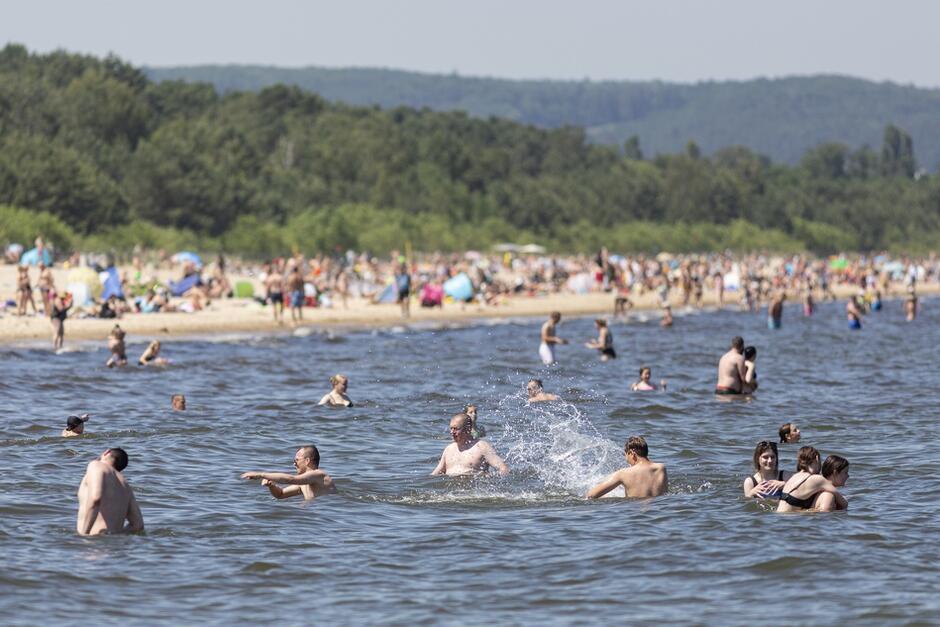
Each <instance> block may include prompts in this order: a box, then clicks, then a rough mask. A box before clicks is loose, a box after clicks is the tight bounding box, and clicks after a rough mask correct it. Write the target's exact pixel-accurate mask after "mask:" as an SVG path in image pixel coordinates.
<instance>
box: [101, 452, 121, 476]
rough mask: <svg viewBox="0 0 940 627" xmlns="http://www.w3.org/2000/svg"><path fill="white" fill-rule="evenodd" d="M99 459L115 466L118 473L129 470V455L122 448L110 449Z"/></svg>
mask: <svg viewBox="0 0 940 627" xmlns="http://www.w3.org/2000/svg"><path fill="white" fill-rule="evenodd" d="M99 459H100V461H102V462H104V463H105V464H110V465H111V466H113V467H114V469H115V470H117V471H118V472H120V471H122V470H124V469H125V468H127V453H126V452H125V451H124V449H122V448H109V449H108V450H106V451H105V452H104V453H102V454H101V457H100V458H99Z"/></svg>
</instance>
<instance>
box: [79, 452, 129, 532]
mask: <svg viewBox="0 0 940 627" xmlns="http://www.w3.org/2000/svg"><path fill="white" fill-rule="evenodd" d="M125 468H127V453H126V452H124V449H121V448H109V449H108V450H106V451H105V452H104V453H102V454H101V457H99V458H98V459H96V460H94V461H91V462H89V463H88V468H87V469H86V470H85V476H84V477H82V483H81V485H80V486H79V487H78V520H77V522H76V524H75V527H76V530H77V531H78V533H79V534H80V535H83V536H94V535H99V534H105V533H133V532H136V531H143V529H144V517H143V515H142V514H141V513H140V507H138V505H137V499H135V498H134V491H133V490H131V486H130V485H128V483H127V480H125V479H124V475H123V474H121V471H122V470H124V469H125ZM125 520H126V521H127V525H125V524H124V521H125Z"/></svg>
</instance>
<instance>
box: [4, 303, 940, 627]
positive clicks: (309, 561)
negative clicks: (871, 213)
mask: <svg viewBox="0 0 940 627" xmlns="http://www.w3.org/2000/svg"><path fill="white" fill-rule="evenodd" d="M936 302H937V301H933V302H931V301H927V302H926V303H925V305H926V306H925V308H924V311H923V313H922V315H921V317H920V318H918V320H917V321H915V322H914V323H906V322H905V321H904V319H903V316H902V313H901V305H900V303H899V302H889V303H886V308H885V310H884V311H882V312H878V313H873V314H871V315H869V316H868V317H867V319H866V321H865V328H864V329H863V330H862V331H860V332H850V331H849V330H848V329H847V328H846V324H845V320H844V316H843V314H842V311H843V306H842V305H836V304H827V305H823V306H822V307H821V310H820V311H819V312H818V313H817V315H816V316H814V317H812V318H809V319H804V318H803V317H802V316H801V315H800V312H799V308H798V307H797V306H788V307H787V309H786V311H785V315H784V326H783V329H782V330H780V331H768V330H767V329H766V326H765V318H764V317H763V315H754V314H745V313H739V312H736V311H735V312H732V311H724V312H686V315H680V316H679V317H677V320H676V326H675V327H674V328H672V329H660V328H659V326H658V324H657V322H658V318H651V319H649V320H646V319H644V316H643V314H640V315H635V316H634V317H633V318H632V319H631V320H630V321H629V322H627V323H614V324H613V326H612V330H613V334H614V339H615V343H616V348H617V350H618V353H619V358H618V359H617V360H615V361H612V362H610V363H601V362H600V361H598V360H597V357H596V351H591V350H589V349H586V348H584V347H583V342H584V341H586V340H588V339H589V338H590V337H591V336H592V335H593V334H594V328H593V324H592V321H591V320H589V319H576V320H564V321H563V323H562V326H561V327H560V330H559V333H560V335H562V337H567V338H569V339H570V340H572V344H571V345H569V346H563V347H561V348H560V349H559V351H558V356H559V359H560V361H561V364H560V365H559V366H556V367H552V368H543V367H541V365H540V362H539V361H538V355H537V343H538V332H539V324H540V322H541V321H540V320H525V321H511V322H507V321H499V322H487V323H481V324H476V325H474V326H464V327H454V328H448V329H439V328H427V327H426V328H420V327H410V328H397V329H390V330H381V331H348V332H347V331H330V332H322V333H321V332H313V333H307V332H306V330H304V331H302V332H301V333H300V334H289V333H285V334H284V335H279V336H273V337H272V336H265V337H249V336H239V337H232V336H229V337H220V338H213V339H211V340H188V341H168V342H166V343H165V344H164V353H165V354H166V356H168V357H170V358H171V359H172V360H173V363H172V365H170V366H169V367H167V368H164V369H160V368H147V369H141V368H137V367H134V366H132V367H127V368H124V369H118V370H108V369H107V368H105V367H104V362H105V360H106V359H107V352H106V350H105V348H104V342H102V343H101V344H94V345H92V344H77V343H71V344H69V345H68V346H70V347H71V348H72V349H74V350H73V351H72V352H67V353H65V354H62V355H58V356H55V355H51V354H50V353H49V352H48V351H47V350H46V348H45V346H43V347H42V348H39V347H30V346H7V347H2V348H0V372H2V377H0V390H2V394H3V399H4V416H3V419H2V420H3V424H4V427H5V428H4V430H3V433H2V436H0V468H2V469H3V480H2V481H0V561H2V568H0V623H3V624H21V625H36V624H41V623H48V624H63V623H70V624H83V625H86V624H93V623H106V624H134V625H152V624H169V623H172V624H194V623H206V624H239V625H241V624H256V623H277V624H284V625H299V624H302V623H303V624H319V623H321V622H322V623H333V624H372V623H395V624H482V623H485V622H493V623H501V624H505V623H509V624H522V623H527V624H533V623H552V624H554V623H557V624H572V623H597V622H602V621H603V622H608V623H613V622H617V623H622V622H630V623H635V622H640V621H655V622H658V623H711V624H719V623H721V624H729V623H730V624H743V623H753V622H758V621H769V622H771V623H775V624H781V623H794V624H825V623H828V624H832V623H840V624H842V623H853V624H873V625H874V624H878V625H881V624H913V623H933V622H935V621H937V620H938V617H940V516H938V509H940V508H938V501H940V454H938V451H937V446H938V441H940V440H938V437H937V429H938V425H940V406H938V402H937V401H938V394H937V390H938V389H940V368H938V367H937V365H938V359H937V347H938V345H940V313H938V310H937V309H935V305H936ZM680 313H682V312H680ZM737 333H740V334H741V335H743V336H744V338H745V340H746V342H747V343H748V344H754V345H756V346H757V347H758V372H759V377H760V381H761V389H760V393H759V394H758V395H757V398H756V399H755V400H753V401H752V402H730V403H726V402H719V401H716V400H715V398H714V397H713V396H712V394H711V389H712V387H713V385H714V377H715V366H716V363H717V360H718V357H719V356H720V355H721V354H722V353H723V352H724V351H725V350H726V348H727V346H728V343H729V341H730V337H731V336H732V335H734V334H737ZM130 339H132V340H134V341H135V342H136V343H134V344H133V345H132V346H130V347H129V351H128V352H129V354H132V356H133V357H135V358H136V356H137V355H139V353H140V352H141V351H142V350H143V347H144V346H143V343H144V341H145V340H146V339H147V338H130ZM643 364H649V365H651V366H652V367H653V378H654V380H659V379H660V378H663V377H664V378H666V379H667V380H668V382H669V391H668V393H665V394H662V393H645V394H642V393H631V392H630V391H628V386H629V384H630V383H631V382H632V381H633V380H634V379H635V378H636V375H637V369H638V368H639V366H640V365H643ZM337 372H341V373H344V374H346V375H348V376H349V377H350V388H349V393H350V395H351V396H352V398H353V399H354V400H355V401H356V404H357V405H356V407H355V408H354V409H345V410H338V409H327V408H322V407H317V406H316V405H315V403H316V402H317V400H319V398H320V397H321V396H322V395H323V394H324V393H325V392H326V391H327V390H328V388H329V384H328V382H327V380H328V378H329V377H330V375H332V374H335V373H337ZM536 376H537V377H541V378H543V379H544V381H545V387H546V390H548V391H550V392H556V393H558V394H560V395H561V396H562V397H563V398H564V399H565V401H566V402H564V403H557V404H551V405H543V406H542V407H539V408H531V407H527V406H526V404H525V402H524V398H523V392H522V390H523V386H524V384H525V382H526V381H527V380H528V379H529V378H530V377H536ZM176 392H182V393H184V394H186V396H187V399H188V401H189V406H190V409H189V411H187V412H185V413H173V412H172V411H170V409H169V405H170V395H171V394H173V393H176ZM467 402H475V403H477V404H478V406H479V408H480V409H479V413H480V422H481V423H482V424H483V425H484V426H485V427H486V429H487V431H488V433H489V436H490V437H489V439H490V440H491V441H492V443H493V444H494V445H495V446H496V448H497V450H498V451H499V452H500V453H502V454H503V455H504V457H505V458H506V459H507V461H508V463H509V464H510V466H511V468H512V475H511V476H510V477H509V478H506V479H502V480H501V479H497V478H483V479H476V480H466V479H447V478H438V477H434V478H432V477H429V476H428V473H429V472H430V471H431V470H432V469H433V468H434V466H435V464H436V462H437V460H438V458H439V456H440V453H441V450H442V449H443V448H444V446H446V444H447V443H448V441H449V436H448V433H447V421H448V419H449V417H450V416H451V414H453V413H455V412H457V411H459V410H460V409H461V408H462V406H463V405H464V404H465V403H467ZM86 411H87V412H91V413H92V414H93V417H92V420H91V422H89V423H88V425H87V427H88V433H89V434H88V435H86V436H84V437H81V438H72V439H63V438H61V437H58V434H59V432H60V431H61V429H62V427H63V425H64V422H65V417H66V416H67V415H68V414H70V413H79V412H86ZM785 421H794V422H796V423H797V424H798V425H799V426H800V428H801V430H802V431H803V442H802V444H811V445H814V446H816V447H817V448H819V449H820V451H821V452H822V454H823V456H825V455H828V454H831V453H837V454H841V455H844V456H846V457H848V459H849V460H850V462H851V469H850V471H851V478H850V479H849V483H848V485H847V486H846V488H845V494H846V496H847V497H848V499H849V511H848V512H847V513H839V514H828V515H821V514H796V515H778V514H775V513H773V512H772V511H771V510H770V508H769V507H767V506H762V505H760V504H758V503H755V502H747V501H745V500H744V499H743V498H742V497H741V482H742V480H743V478H744V477H745V476H746V475H747V473H748V472H749V470H750V458H751V454H752V452H753V449H754V445H755V444H756V443H757V442H758V441H759V440H761V439H775V435H776V432H777V428H778V427H779V425H780V424H781V423H783V422H785ZM634 434H642V435H644V436H646V438H647V440H648V442H649V445H650V453H651V457H652V459H654V460H655V461H662V462H665V463H666V464H667V465H668V468H669V475H670V480H671V481H670V483H671V486H670V489H669V493H668V494H667V495H666V496H663V497H660V498H657V499H652V500H631V501H628V500H624V499H621V498H608V499H602V500H601V501H599V502H588V501H586V500H585V499H584V498H583V495H584V492H585V491H586V490H587V489H588V487H590V486H591V485H592V484H593V483H594V482H596V481H598V480H600V479H601V478H603V477H604V476H606V475H607V474H608V473H610V472H611V471H613V470H615V469H616V468H617V467H618V466H620V465H622V464H623V457H622V454H621V450H622V447H623V442H624V440H625V439H626V438H627V437H629V436H630V435H634ZM307 442H313V443H315V444H316V445H317V446H318V447H319V449H320V452H321V454H322V467H323V468H324V469H325V470H326V471H327V472H329V473H330V474H332V475H333V477H334V478H335V480H336V483H337V486H338V488H339V490H340V494H339V495H338V496H334V497H327V498H323V499H318V500H316V501H315V502H310V503H305V502H302V501H300V500H297V499H292V500H285V501H275V500H274V499H272V498H271V497H270V496H269V494H268V492H267V490H266V489H265V488H262V487H261V486H260V485H259V484H258V482H247V481H242V480H240V479H239V478H238V476H239V474H240V473H241V472H243V471H246V470H280V471H285V472H288V471H292V465H291V464H292V460H293V455H294V452H295V451H296V449H297V448H298V446H299V445H301V444H304V443H307ZM109 446H122V447H124V448H125V449H126V450H127V451H128V453H129V454H130V465H129V467H128V468H127V470H126V471H125V475H126V476H127V478H128V480H129V481H130V483H131V485H132V486H133V487H134V489H135V491H136V493H137V497H138V500H139V501H140V505H141V508H142V510H143V514H144V519H145V522H146V529H147V531H146V533H145V534H143V535H139V536H131V537H102V538H81V537H78V536H77V535H76V534H75V515H76V508H77V502H76V496H75V493H76V490H77V488H78V484H79V481H80V480H81V477H82V474H83V472H84V468H85V465H86V464H87V462H88V461H89V460H91V459H92V458H94V457H96V456H98V455H99V454H100V453H101V452H102V451H103V450H104V449H105V448H107V447H109ZM798 446H799V445H788V446H783V447H782V449H781V457H782V461H783V464H784V466H785V467H786V468H792V466H793V464H794V459H795V455H796V450H797V448H798Z"/></svg>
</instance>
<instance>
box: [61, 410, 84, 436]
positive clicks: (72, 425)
mask: <svg viewBox="0 0 940 627" xmlns="http://www.w3.org/2000/svg"><path fill="white" fill-rule="evenodd" d="M86 422H88V414H82V415H81V416H69V417H68V420H66V421H65V429H64V430H63V431H62V437H63V438H74V437H76V436H79V435H82V434H83V433H85V423H86Z"/></svg>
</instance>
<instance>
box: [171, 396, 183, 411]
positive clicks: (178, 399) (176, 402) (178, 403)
mask: <svg viewBox="0 0 940 627" xmlns="http://www.w3.org/2000/svg"><path fill="white" fill-rule="evenodd" d="M170 405H171V406H172V407H173V409H174V410H176V411H186V397H185V396H183V395H182V394H174V395H173V396H172V398H170Z"/></svg>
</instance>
